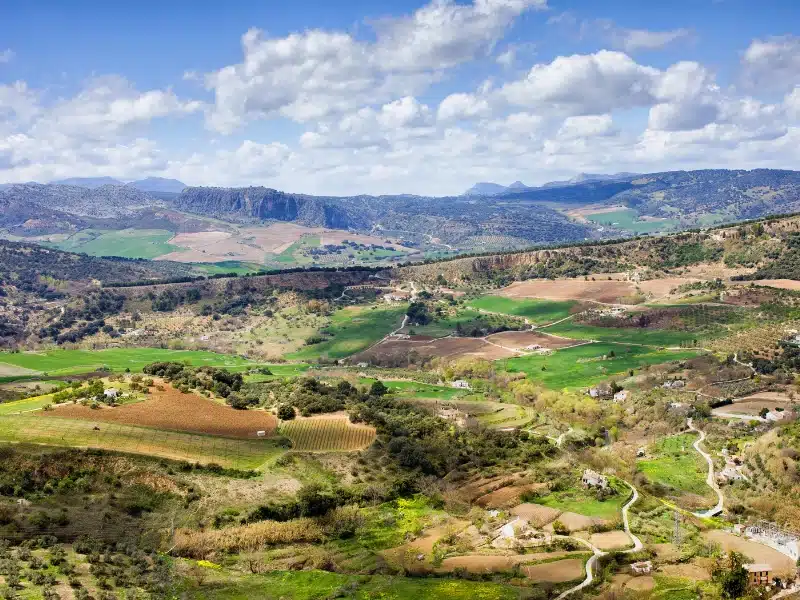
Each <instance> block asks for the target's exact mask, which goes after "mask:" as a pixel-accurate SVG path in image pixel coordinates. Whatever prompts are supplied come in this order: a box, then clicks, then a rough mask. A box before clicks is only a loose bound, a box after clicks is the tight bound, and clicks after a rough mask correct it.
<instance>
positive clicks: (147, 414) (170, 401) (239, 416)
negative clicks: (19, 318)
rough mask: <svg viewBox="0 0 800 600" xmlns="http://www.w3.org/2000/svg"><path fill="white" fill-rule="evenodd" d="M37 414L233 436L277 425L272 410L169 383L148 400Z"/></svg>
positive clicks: (251, 435) (65, 407)
mask: <svg viewBox="0 0 800 600" xmlns="http://www.w3.org/2000/svg"><path fill="white" fill-rule="evenodd" d="M36 414H38V415H42V416H45V417H47V416H54V417H68V418H72V419H83V420H87V421H105V422H111V423H122V424H125V425H139V426H142V427H152V428H155V429H164V430H168V431H184V432H190V433H203V434H208V435H218V436H222V437H230V438H258V436H257V435H256V432H257V431H266V432H267V435H271V434H272V433H274V432H275V428H276V427H277V420H276V419H275V417H274V416H273V415H272V414H270V413H268V412H264V411H260V410H259V411H256V410H234V409H233V408H229V407H227V406H223V405H221V404H217V403H216V402H212V401H211V400H207V399H205V398H202V397H201V396H198V395H197V394H192V393H189V394H182V393H181V392H179V391H178V390H176V389H175V388H174V387H172V386H171V385H168V384H165V385H164V391H158V390H155V389H154V390H153V391H152V394H151V395H150V396H149V397H148V398H147V399H146V400H144V401H142V402H137V403H135V404H126V405H123V406H118V407H115V408H99V409H91V408H89V407H88V406H81V405H79V404H65V405H61V406H58V407H56V408H54V409H53V410H50V411H43V412H39V413H36Z"/></svg>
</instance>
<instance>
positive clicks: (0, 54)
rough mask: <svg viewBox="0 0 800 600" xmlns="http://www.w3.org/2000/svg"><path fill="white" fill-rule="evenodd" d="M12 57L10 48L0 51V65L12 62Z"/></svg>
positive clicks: (12, 53) (13, 54)
mask: <svg viewBox="0 0 800 600" xmlns="http://www.w3.org/2000/svg"><path fill="white" fill-rule="evenodd" d="M14 56H16V55H15V53H14V51H13V50H12V49H11V48H6V49H5V50H2V51H0V65H2V64H4V63H9V62H11V61H12V60H14Z"/></svg>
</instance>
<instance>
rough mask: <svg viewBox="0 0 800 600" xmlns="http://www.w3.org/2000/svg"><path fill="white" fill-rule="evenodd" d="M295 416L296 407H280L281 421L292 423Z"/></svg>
mask: <svg viewBox="0 0 800 600" xmlns="http://www.w3.org/2000/svg"><path fill="white" fill-rule="evenodd" d="M294 416H295V415H294V407H293V406H292V405H291V404H281V405H280V406H279V407H278V418H279V419H280V420H281V421H291V420H292V419H294Z"/></svg>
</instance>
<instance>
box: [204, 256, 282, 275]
mask: <svg viewBox="0 0 800 600" xmlns="http://www.w3.org/2000/svg"><path fill="white" fill-rule="evenodd" d="M191 265H192V266H193V267H194V268H195V269H197V270H198V271H200V272H201V273H203V275H227V274H228V273H236V274H237V275H247V274H248V273H261V272H267V269H266V267H264V266H263V265H259V264H257V263H249V262H242V261H239V260H226V261H222V262H217V263H191Z"/></svg>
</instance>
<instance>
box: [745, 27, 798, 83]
mask: <svg viewBox="0 0 800 600" xmlns="http://www.w3.org/2000/svg"><path fill="white" fill-rule="evenodd" d="M742 70H743V77H744V79H745V82H746V83H747V84H748V85H750V86H751V87H754V88H756V87H763V86H766V87H769V88H779V89H791V88H793V87H794V86H795V85H796V84H797V82H798V81H800V37H796V36H791V35H787V36H782V37H771V38H768V39H765V40H753V41H752V43H751V44H750V46H748V48H747V50H745V52H744V54H743V55H742Z"/></svg>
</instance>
